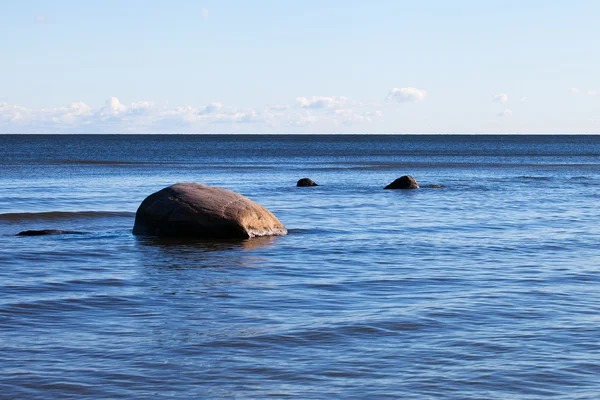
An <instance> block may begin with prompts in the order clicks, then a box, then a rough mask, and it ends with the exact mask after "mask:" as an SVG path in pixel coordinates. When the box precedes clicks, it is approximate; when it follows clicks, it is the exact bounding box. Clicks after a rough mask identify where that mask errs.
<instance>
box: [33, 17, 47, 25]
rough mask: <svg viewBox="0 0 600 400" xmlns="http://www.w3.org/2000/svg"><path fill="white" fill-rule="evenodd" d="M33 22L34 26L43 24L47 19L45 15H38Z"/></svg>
mask: <svg viewBox="0 0 600 400" xmlns="http://www.w3.org/2000/svg"><path fill="white" fill-rule="evenodd" d="M34 22H35V23H36V24H45V23H46V22H48V17H46V16H45V15H38V16H36V17H35V20H34Z"/></svg>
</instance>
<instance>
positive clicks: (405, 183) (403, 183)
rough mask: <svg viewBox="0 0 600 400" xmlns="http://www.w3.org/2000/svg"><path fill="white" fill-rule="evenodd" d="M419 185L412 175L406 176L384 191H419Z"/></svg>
mask: <svg viewBox="0 0 600 400" xmlns="http://www.w3.org/2000/svg"><path fill="white" fill-rule="evenodd" d="M418 188H419V184H418V183H417V181H416V180H415V178H413V177H412V176H410V175H404V176H401V177H400V178H398V179H396V180H395V181H394V182H392V183H390V184H389V185H387V186H386V187H385V188H384V189H418Z"/></svg>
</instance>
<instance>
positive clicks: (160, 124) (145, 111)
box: [0, 96, 383, 133]
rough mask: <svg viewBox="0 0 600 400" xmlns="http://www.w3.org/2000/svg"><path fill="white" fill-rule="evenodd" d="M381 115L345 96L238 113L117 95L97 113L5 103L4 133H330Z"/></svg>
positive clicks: (217, 106) (1, 108)
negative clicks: (129, 99)
mask: <svg viewBox="0 0 600 400" xmlns="http://www.w3.org/2000/svg"><path fill="white" fill-rule="evenodd" d="M382 115H383V113H382V112H381V111H379V110H378V109H377V108H376V106H375V105H371V104H369V105H364V104H362V103H358V102H352V101H350V100H349V99H348V98H346V97H342V96H331V97H312V98H306V97H299V98H297V99H296V101H295V102H294V103H293V104H292V105H291V106H290V105H286V104H283V105H282V104H279V105H272V106H265V107H263V108H261V109H255V108H243V109H242V108H240V109H238V108H236V107H230V106H227V107H226V106H224V105H223V104H221V103H218V102H212V103H209V104H206V105H204V106H191V105H181V106H169V105H168V104H167V103H162V104H157V103H155V102H153V101H136V102H132V103H124V102H121V100H119V99H118V98H117V97H114V96H112V97H109V98H108V99H107V100H106V101H105V103H104V104H103V105H102V106H101V107H98V108H96V109H94V108H92V107H90V106H89V105H87V104H86V103H84V102H82V101H79V102H74V103H71V104H70V105H68V106H63V107H56V108H44V109H34V108H27V107H21V106H17V105H11V104H8V103H0V133H98V132H104V133H155V132H156V133H165V132H169V133H170V132H181V133H201V132H224V131H231V132H233V131H239V130H240V129H242V128H240V127H241V126H244V125H246V124H256V125H257V126H260V127H259V128H256V131H263V130H269V128H270V129H271V130H275V131H279V132H282V131H285V130H286V129H290V130H293V129H296V128H302V129H304V128H305V127H310V128H306V129H311V130H320V131H325V132H327V131H329V132H331V131H333V130H334V129H335V127H336V126H340V125H360V124H368V123H371V122H373V121H375V120H376V119H377V118H380V117H381V116H382ZM236 126H238V128H236ZM253 129H254V128H253Z"/></svg>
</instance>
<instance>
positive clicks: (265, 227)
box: [133, 183, 287, 239]
mask: <svg viewBox="0 0 600 400" xmlns="http://www.w3.org/2000/svg"><path fill="white" fill-rule="evenodd" d="M133 234H134V235H153V236H163V237H198V238H209V239H214V238H219V239H247V238H252V237H256V236H282V235H287V229H286V228H285V226H283V224H282V223H281V222H280V221H279V220H278V219H277V217H275V216H274V215H273V214H272V213H271V212H270V211H269V210H267V209H266V208H264V207H263V206H261V205H260V204H258V203H255V202H254V201H252V200H250V199H248V198H246V197H244V196H242V195H241V194H238V193H235V192H232V191H231V190H227V189H222V188H218V187H213V186H207V185H202V184H200V183H177V184H175V185H172V186H169V187H166V188H164V189H162V190H160V191H158V192H156V193H154V194H152V195H150V196H148V197H147V198H146V199H145V200H144V201H143V202H142V204H141V205H140V207H139V208H138V210H137V213H136V215H135V224H134V226H133Z"/></svg>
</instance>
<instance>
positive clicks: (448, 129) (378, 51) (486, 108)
mask: <svg viewBox="0 0 600 400" xmlns="http://www.w3.org/2000/svg"><path fill="white" fill-rule="evenodd" d="M599 16H600V1H597V0H570V1H566V0H560V1H558V0H545V1H541V0H503V1H482V0H478V1H471V0H456V1H451V0H420V1H414V0H411V1H405V0H370V1H366V0H363V1H358V0H343V1H342V0H319V1H316V0H302V1H299V0H296V1H293V0H254V1H248V0H172V1H164V0H160V1H159V0H144V1H138V0H128V1H121V0H118V1H117V0H102V1H96V0H88V1H81V0H77V1H71V0H45V1H41V0H39V1H30V0H19V1H9V0H4V1H2V4H1V5H0V51H1V54H2V62H0V76H1V77H2V78H0V133H599V132H600V50H599V49H600V45H599V43H600V23H598V22H599V20H598V17H599Z"/></svg>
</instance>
